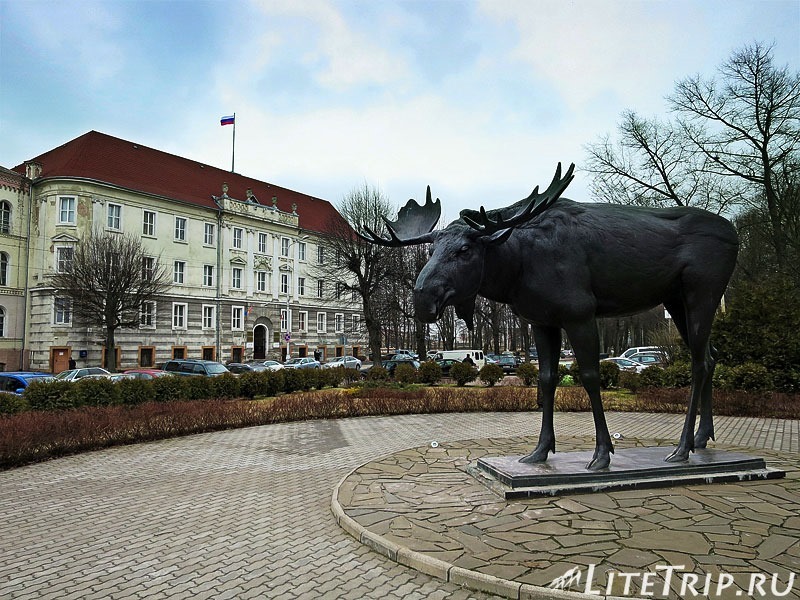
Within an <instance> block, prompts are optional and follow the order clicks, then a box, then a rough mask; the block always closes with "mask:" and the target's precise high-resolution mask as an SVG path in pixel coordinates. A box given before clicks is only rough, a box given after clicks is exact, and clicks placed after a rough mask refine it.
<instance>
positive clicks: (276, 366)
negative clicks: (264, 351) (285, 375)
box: [245, 358, 283, 371]
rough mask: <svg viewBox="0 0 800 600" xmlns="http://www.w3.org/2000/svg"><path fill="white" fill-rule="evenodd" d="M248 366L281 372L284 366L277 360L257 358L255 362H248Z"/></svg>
mask: <svg viewBox="0 0 800 600" xmlns="http://www.w3.org/2000/svg"><path fill="white" fill-rule="evenodd" d="M245 364H246V365H262V366H264V367H267V369H269V370H270V371H280V370H281V369H282V368H283V365H282V364H281V363H279V362H278V361H277V360H265V359H262V358H256V359H253V360H248V361H247V362H246V363H245Z"/></svg>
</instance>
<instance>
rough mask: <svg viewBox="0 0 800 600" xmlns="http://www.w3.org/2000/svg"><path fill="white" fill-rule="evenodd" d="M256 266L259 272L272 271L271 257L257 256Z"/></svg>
mask: <svg viewBox="0 0 800 600" xmlns="http://www.w3.org/2000/svg"><path fill="white" fill-rule="evenodd" d="M254 264H255V267H256V269H258V270H259V271H272V257H271V256H256V258H255V261H254Z"/></svg>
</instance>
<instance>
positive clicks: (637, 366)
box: [600, 356, 647, 373]
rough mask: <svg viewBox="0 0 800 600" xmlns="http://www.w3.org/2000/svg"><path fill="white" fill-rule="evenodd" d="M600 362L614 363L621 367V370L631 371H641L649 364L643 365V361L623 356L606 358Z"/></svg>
mask: <svg viewBox="0 0 800 600" xmlns="http://www.w3.org/2000/svg"><path fill="white" fill-rule="evenodd" d="M600 362H611V363H614V364H615V365H617V366H618V367H619V370H620V371H628V372H629V373H641V372H642V371H644V370H645V369H646V368H647V365H643V364H642V363H640V362H636V361H635V360H631V359H630V358H622V357H621V356H615V357H612V358H604V359H603V360H601V361H600Z"/></svg>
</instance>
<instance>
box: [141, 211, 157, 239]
mask: <svg viewBox="0 0 800 600" xmlns="http://www.w3.org/2000/svg"><path fill="white" fill-rule="evenodd" d="M155 234H156V213H154V212H153V211H152V210H146V211H144V212H143V213H142V235H152V236H155Z"/></svg>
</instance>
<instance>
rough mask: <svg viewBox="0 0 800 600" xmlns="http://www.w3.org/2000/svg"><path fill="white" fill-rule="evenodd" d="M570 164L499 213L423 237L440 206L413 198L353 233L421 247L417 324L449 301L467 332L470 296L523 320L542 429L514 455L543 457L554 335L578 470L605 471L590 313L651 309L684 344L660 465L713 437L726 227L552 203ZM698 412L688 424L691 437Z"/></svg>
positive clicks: (661, 212)
mask: <svg viewBox="0 0 800 600" xmlns="http://www.w3.org/2000/svg"><path fill="white" fill-rule="evenodd" d="M574 168H575V165H574V164H573V165H571V166H570V168H569V170H568V171H567V173H566V174H565V175H564V177H563V178H562V177H561V164H560V163H559V165H558V168H557V169H556V173H555V176H554V177H553V181H552V183H551V184H550V186H549V187H548V188H547V189H546V190H545V191H544V192H543V193H539V187H538V186H537V187H536V189H534V190H533V192H532V193H531V195H530V196H528V197H527V198H525V199H523V200H520V201H519V202H516V203H514V204H512V205H510V206H508V207H506V208H502V209H496V210H490V211H486V210H484V208H483V207H481V209H480V211H475V210H462V211H461V213H460V218H459V219H457V220H455V221H453V222H452V223H450V224H449V225H448V226H447V227H446V228H445V229H442V230H439V231H434V230H433V229H434V227H435V226H436V223H437V222H438V220H439V217H440V215H441V203H440V201H439V199H438V198H437V200H436V202H432V200H431V190H430V186H429V187H428V191H427V198H426V201H425V204H424V206H420V205H419V204H418V203H417V202H415V201H414V200H413V199H412V200H409V201H408V203H407V204H406V205H405V206H404V207H403V208H402V209H400V211H399V214H398V218H397V220H396V221H389V220H388V219H384V221H385V223H386V228H387V231H388V234H389V237H388V238H385V237H381V236H380V235H378V234H376V233H375V232H374V231H372V230H371V229H369V228H367V227H366V226H365V227H364V228H363V229H364V231H363V232H362V233H360V234H359V235H360V236H361V237H363V238H364V239H366V240H368V241H370V242H373V243H376V244H381V245H384V246H395V247H396V246H406V245H413V244H426V243H430V244H432V246H431V252H430V259H429V260H428V262H427V264H426V265H425V267H424V268H423V269H422V271H421V272H420V274H419V276H418V278H417V281H416V285H415V287H414V307H415V311H416V315H417V318H419V319H420V320H421V321H423V322H428V323H430V322H434V321H436V320H437V319H438V318H439V317H440V316H441V315H442V311H443V310H444V308H445V307H446V306H448V305H453V306H454V308H455V310H456V314H457V315H458V316H459V317H460V318H462V319H464V320H465V321H466V323H467V326H468V327H469V328H470V329H471V328H472V326H473V312H474V307H475V298H476V296H478V295H480V296H483V297H484V298H488V299H490V300H494V301H497V302H503V303H506V304H510V305H511V306H512V308H513V310H514V311H515V313H516V314H517V315H519V316H520V317H523V318H524V319H525V320H527V321H528V322H530V323H531V324H532V328H533V335H534V341H535V343H536V348H537V351H538V353H539V367H540V371H539V389H540V392H541V395H540V398H541V402H542V405H543V406H542V428H541V432H540V434H539V442H538V444H537V446H536V448H534V449H533V451H532V452H531V453H530V454H528V455H527V456H524V457H523V458H521V459H520V461H521V462H524V463H540V462H545V461H546V460H547V457H548V454H549V453H550V452H555V448H556V444H555V432H554V429H553V403H554V398H555V390H556V385H557V383H558V380H559V377H558V359H559V353H560V350H561V330H562V329H563V330H564V331H565V332H566V334H567V336H568V338H569V340H570V342H571V344H572V348H573V349H574V351H575V358H576V360H577V361H578V366H579V369H580V371H579V372H580V380H581V383H582V384H583V387H584V388H585V389H586V392H587V393H588V395H589V399H590V401H591V406H592V414H593V416H594V424H595V430H596V446H595V451H594V455H593V457H592V460H591V461H590V462H589V464H588V465H587V466H586V468H587V469H589V470H592V471H597V470H600V469H604V468H606V467H608V466H609V464H610V454H611V453H613V452H614V448H613V445H612V443H611V437H610V435H609V432H608V427H607V425H606V420H605V414H604V412H603V406H602V403H601V400H600V377H599V367H600V358H599V357H600V345H599V338H598V332H597V319H598V318H599V317H613V316H623V315H630V314H634V313H637V312H641V311H643V310H647V309H649V308H652V307H655V306H657V305H659V304H663V305H664V306H665V308H666V309H667V310H668V311H669V313H670V315H671V316H672V319H673V321H674V323H675V326H676V327H677V329H678V331H679V332H680V335H681V338H682V339H683V341H684V342H685V343H686V344H687V346H688V347H689V350H690V352H691V361H692V387H691V395H690V399H689V410H688V413H687V415H686V420H685V423H684V426H683V432H682V433H681V437H680V441H679V443H678V446H677V448H675V449H674V451H673V452H672V453H671V454H669V456H667V457H666V458H665V460H666V461H668V462H680V461H686V460H688V459H689V453H690V452H692V451H694V450H695V448H705V447H706V444H707V442H708V440H709V439H714V423H713V418H712V414H711V381H712V375H713V373H714V365H715V362H716V361H715V356H716V351H715V350H714V348H713V347H712V346H711V345H710V343H709V337H710V334H711V323H712V321H713V319H714V313H715V312H716V309H717V306H718V305H719V302H720V299H721V298H722V294H723V292H724V291H725V288H726V286H727V284H728V280H729V279H730V276H731V273H732V271H733V268H734V265H735V263H736V255H737V251H738V238H737V235H736V231H735V229H734V228H733V226H732V225H731V224H730V223H729V222H728V221H727V220H725V219H724V218H722V217H720V216H718V215H715V214H712V213H709V212H707V211H704V210H700V209H697V208H690V207H675V208H646V207H633V206H620V205H614V204H589V203H578V202H573V201H571V200H568V199H566V198H561V197H560V196H561V194H562V193H563V191H564V190H565V189H566V187H567V186H568V185H569V183H570V181H572V179H573V177H574V175H573V171H574ZM698 406H699V408H700V423H699V426H698V429H697V433H695V431H694V429H695V420H696V414H697V409H698Z"/></svg>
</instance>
